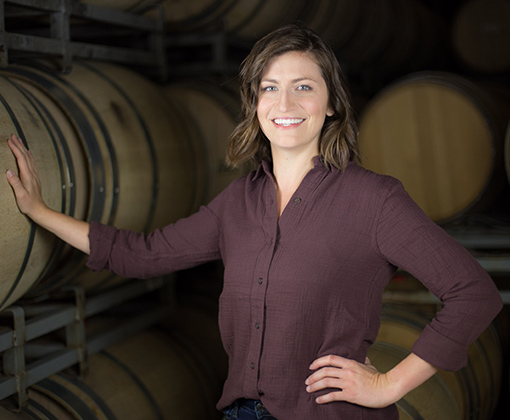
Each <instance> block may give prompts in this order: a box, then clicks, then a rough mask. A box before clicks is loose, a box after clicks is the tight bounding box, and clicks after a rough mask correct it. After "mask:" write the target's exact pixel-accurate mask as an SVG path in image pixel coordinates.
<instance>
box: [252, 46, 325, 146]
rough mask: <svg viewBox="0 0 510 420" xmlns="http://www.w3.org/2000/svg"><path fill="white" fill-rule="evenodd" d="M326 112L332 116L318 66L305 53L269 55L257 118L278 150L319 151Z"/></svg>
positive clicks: (260, 90) (260, 92) (261, 84)
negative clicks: (270, 56) (269, 59)
mask: <svg viewBox="0 0 510 420" xmlns="http://www.w3.org/2000/svg"><path fill="white" fill-rule="evenodd" d="M326 115H329V116H331V115H333V110H332V109H331V108H330V106H329V96H328V89H327V87H326V82H325V81H324V78H323V77H322V72H321V69H320V67H319V66H318V65H317V64H316V62H315V61H314V60H313V59H312V57H311V56H310V55H309V54H308V53H305V52H297V51H293V52H288V53H285V54H283V55H281V56H277V57H275V58H273V59H272V60H271V61H270V62H269V63H268V65H267V68H266V69H265V72H264V73H263V75H262V79H261V82H260V89H259V96H258V105H257V117H258V120H259V124H260V127H261V129H262V131H263V132H264V134H265V135H266V137H267V138H268V139H269V141H270V142H271V150H272V152H273V155H274V153H275V152H278V151H299V152H301V151H305V152H307V153H308V152H309V153H311V154H312V156H315V155H317V154H318V152H319V137H320V133H321V130H322V126H323V125H324V120H325V118H326Z"/></svg>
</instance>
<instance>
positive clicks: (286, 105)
mask: <svg viewBox="0 0 510 420" xmlns="http://www.w3.org/2000/svg"><path fill="white" fill-rule="evenodd" d="M293 106H294V98H293V97H292V94H291V93H290V92H287V91H285V90H283V91H281V92H280V95H279V98H278V107H279V109H280V111H289V110H291V109H292V107H293Z"/></svg>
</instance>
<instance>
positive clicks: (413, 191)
mask: <svg viewBox="0 0 510 420" xmlns="http://www.w3.org/2000/svg"><path fill="white" fill-rule="evenodd" d="M507 121H508V120H507V111H506V109H505V108H504V107H503V106H501V105H500V104H499V103H497V102H496V101H494V100H493V99H492V97H491V96H490V95H489V94H488V91H485V90H483V89H481V88H480V87H479V86H477V85H475V84H473V83H471V82H470V81H468V80H466V79H464V78H462V77H459V76H456V75H454V74H450V73H433V72H424V73H414V74H410V75H408V76H406V77H404V78H403V79H401V80H400V81H398V82H395V83H394V84H392V85H390V86H388V87H387V88H385V89H383V90H382V91H381V92H379V94H377V95H376V96H375V97H374V98H373V99H372V100H371V101H370V103H369V104H368V105H367V106H366V107H365V109H364V111H363V113H362V115H361V118H360V132H359V144H360V149H361V152H362V155H363V159H364V164H365V166H366V167H367V168H368V169H371V170H373V171H375V172H379V173H383V174H388V175H392V176H394V177H396V178H398V179H400V180H401V181H402V183H403V184H404V187H405V188H406V190H407V191H408V192H409V194H410V195H411V197H412V198H413V199H414V200H415V201H416V202H417V203H418V205H420V206H421V208H422V209H423V210H424V211H425V212H426V213H427V214H428V215H429V216H430V217H431V218H432V219H433V220H434V221H436V222H438V223H446V222H449V221H452V220H456V219H460V218H461V217H463V216H466V215H467V214H469V213H472V212H474V211H480V210H482V209H485V208H487V207H489V206H490V204H491V203H492V202H493V201H494V198H495V194H496V192H498V191H499V188H500V187H501V186H502V175H503V176H504V165H503V154H502V151H503V141H504V140H503V139H504V129H505V128H504V127H506V124H507Z"/></svg>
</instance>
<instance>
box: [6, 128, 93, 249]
mask: <svg viewBox="0 0 510 420" xmlns="http://www.w3.org/2000/svg"><path fill="white" fill-rule="evenodd" d="M7 143H8V145H9V147H10V149H11V150H12V153H13V154H14V156H15V157H16V161H17V163H18V169H19V176H18V175H16V173H15V172H14V171H12V170H11V169H9V170H7V172H6V176H7V180H8V181H9V184H10V185H11V187H12V189H13V190H14V194H15V196H16V202H17V204H18V208H19V210H20V211H21V212H22V213H23V214H25V215H26V216H28V217H29V218H30V219H32V220H33V221H34V222H35V223H37V224H38V225H40V226H41V227H43V228H45V229H47V230H48V231H50V232H52V233H53V234H55V235H56V236H58V237H59V238H60V239H62V240H64V241H65V242H67V243H68V244H70V245H72V246H73V247H75V248H77V249H79V250H80V251H83V252H85V253H86V254H89V253H90V243H89V228H90V225H89V224H88V223H87V222H84V221H80V220H77V219H74V218H72V217H70V216H67V215H65V214H63V213H59V212H57V211H55V210H52V209H50V208H49V207H48V206H47V205H46V203H45V202H44V200H43V198H42V193H41V182H40V180H39V176H38V174H37V168H36V165H35V161H34V157H33V156H32V152H30V151H29V150H27V149H26V147H25V146H24V145H23V142H22V141H21V139H20V138H19V137H18V136H16V135H15V134H13V135H11V138H10V139H9V140H8V141H7Z"/></svg>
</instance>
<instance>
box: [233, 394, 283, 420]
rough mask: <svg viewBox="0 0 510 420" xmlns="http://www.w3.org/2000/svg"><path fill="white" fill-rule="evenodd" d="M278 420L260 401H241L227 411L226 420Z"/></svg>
mask: <svg viewBox="0 0 510 420" xmlns="http://www.w3.org/2000/svg"><path fill="white" fill-rule="evenodd" d="M259 419H264V420H276V419H275V418H274V417H273V416H272V415H271V414H269V412H268V411H267V409H266V407H264V405H263V404H262V402H260V401H259V400H246V399H244V398H243V399H240V400H236V401H234V403H233V404H232V405H231V406H229V407H227V408H226V409H225V420H259Z"/></svg>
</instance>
